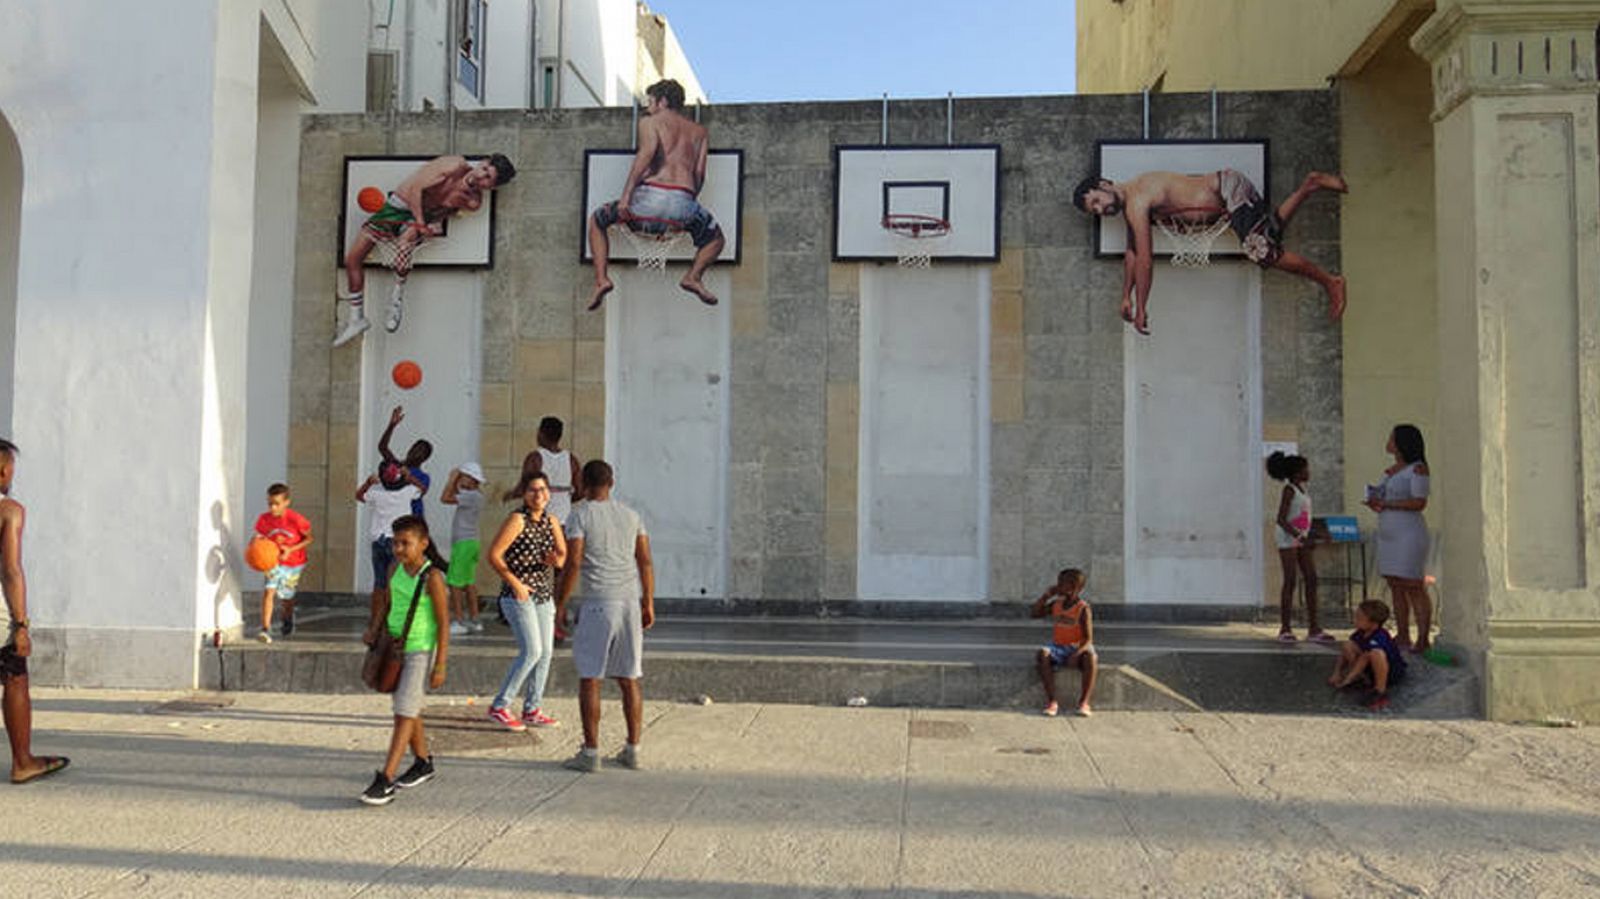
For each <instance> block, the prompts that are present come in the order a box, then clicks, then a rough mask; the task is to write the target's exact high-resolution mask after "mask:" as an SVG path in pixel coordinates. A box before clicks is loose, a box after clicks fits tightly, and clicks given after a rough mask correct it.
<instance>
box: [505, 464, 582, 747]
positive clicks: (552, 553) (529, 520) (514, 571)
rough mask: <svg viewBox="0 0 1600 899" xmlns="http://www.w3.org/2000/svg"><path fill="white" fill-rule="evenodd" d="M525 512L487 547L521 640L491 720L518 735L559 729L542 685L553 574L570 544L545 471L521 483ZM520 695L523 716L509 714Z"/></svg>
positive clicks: (549, 646) (551, 623) (550, 646)
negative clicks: (550, 508)
mask: <svg viewBox="0 0 1600 899" xmlns="http://www.w3.org/2000/svg"><path fill="white" fill-rule="evenodd" d="M517 493H519V494H521V495H522V508H520V509H517V510H516V511H515V512H512V513H511V515H510V516H508V517H507V518H506V523H505V524H503V525H501V526H500V533H498V534H496V535H495V538H494V542H493V543H492V544H490V545H489V565H490V567H492V568H494V570H495V571H496V572H497V573H498V574H499V575H500V580H501V587H500V611H501V612H502V613H503V614H504V615H505V616H506V620H507V621H508V622H510V624H511V632H512V633H513V634H515V635H516V638H517V658H516V661H514V662H512V663H511V670H510V671H507V672H506V679H505V681H504V682H503V683H501V684H500V692H499V693H497V694H495V697H494V702H493V704H491V705H490V706H489V718H490V719H492V720H494V721H496V722H498V723H500V724H503V725H505V726H506V727H507V728H509V729H511V730H514V731H522V730H527V729H528V728H529V727H530V726H531V727H555V726H557V725H559V724H560V722H558V721H557V720H556V719H555V718H552V717H551V716H549V715H547V714H545V712H544V710H543V709H541V708H540V707H539V706H540V703H542V702H543V701H544V686H545V681H546V679H548V678H549V676H550V655H551V653H552V652H554V649H555V614H556V606H555V574H554V572H555V569H557V568H560V567H561V566H562V565H563V564H565V563H566V561H567V540H566V537H565V535H563V534H562V532H561V522H559V521H557V520H556V519H555V516H553V515H551V514H549V513H548V512H546V511H545V506H546V505H548V504H549V502H550V481H549V479H548V478H546V477H545V476H544V473H543V472H533V473H532V474H528V475H525V476H524V477H523V478H522V480H521V482H520V483H518V484H517ZM519 694H520V695H521V696H522V716H521V717H520V718H519V717H517V716H516V715H513V714H512V713H511V709H510V705H511V700H512V699H513V698H514V697H516V696H517V695H519Z"/></svg>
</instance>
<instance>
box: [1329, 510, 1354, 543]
mask: <svg viewBox="0 0 1600 899" xmlns="http://www.w3.org/2000/svg"><path fill="white" fill-rule="evenodd" d="M1322 521H1323V523H1324V524H1325V525H1326V526H1327V528H1328V539H1329V540H1330V541H1332V542H1334V543H1360V542H1361V525H1360V524H1358V523H1357V522H1356V518H1355V516H1354V515H1329V516H1328V517H1326V518H1324V519H1322Z"/></svg>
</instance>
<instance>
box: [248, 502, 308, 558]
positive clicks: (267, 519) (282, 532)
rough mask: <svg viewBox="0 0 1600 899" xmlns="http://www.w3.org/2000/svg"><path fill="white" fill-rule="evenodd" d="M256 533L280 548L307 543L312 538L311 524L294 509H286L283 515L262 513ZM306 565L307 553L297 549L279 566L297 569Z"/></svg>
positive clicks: (257, 521)
mask: <svg viewBox="0 0 1600 899" xmlns="http://www.w3.org/2000/svg"><path fill="white" fill-rule="evenodd" d="M256 533H257V534H260V535H261V536H263V537H266V538H267V539H268V540H271V541H273V542H274V543H276V544H278V545H279V546H294V545H295V544H297V543H304V542H306V538H307V537H309V536H311V522H310V521H307V520H306V517H305V516H304V515H301V514H300V513H299V512H296V511H295V510H293V509H286V510H284V513H283V514H282V515H273V514H272V513H270V512H262V513H261V517H260V518H257V519H256ZM305 563H306V551H305V550H303V549H297V550H295V551H294V552H292V553H289V554H288V555H285V556H284V557H283V560H282V561H280V562H279V563H278V564H280V565H282V566H284V567H286V568H297V567H299V566H301V565H304V564H305Z"/></svg>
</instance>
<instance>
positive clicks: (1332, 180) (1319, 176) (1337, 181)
mask: <svg viewBox="0 0 1600 899" xmlns="http://www.w3.org/2000/svg"><path fill="white" fill-rule="evenodd" d="M1306 183H1307V184H1310V185H1311V186H1313V187H1315V188H1317V189H1318V190H1331V191H1333V192H1335V193H1341V194H1342V193H1349V192H1350V185H1348V184H1346V183H1345V182H1344V176H1343V175H1337V174H1330V173H1328V172H1312V173H1311V174H1309V175H1307V176H1306Z"/></svg>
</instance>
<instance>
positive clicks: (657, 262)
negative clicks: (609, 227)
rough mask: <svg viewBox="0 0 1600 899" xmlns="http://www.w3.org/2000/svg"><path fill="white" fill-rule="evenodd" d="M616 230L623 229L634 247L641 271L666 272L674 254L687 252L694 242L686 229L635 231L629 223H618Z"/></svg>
mask: <svg viewBox="0 0 1600 899" xmlns="http://www.w3.org/2000/svg"><path fill="white" fill-rule="evenodd" d="M613 230H614V231H621V232H622V233H623V235H624V236H625V237H626V238H627V241H628V243H629V245H630V246H632V247H633V254H634V256H635V257H636V258H637V259H638V260H639V268H640V270H641V271H643V270H648V271H656V272H665V271H666V270H667V261H668V260H669V259H671V258H672V257H673V256H674V255H681V254H682V252H687V251H688V250H689V249H690V247H691V246H693V244H692V243H691V241H690V239H689V234H688V232H686V231H682V230H678V229H672V230H669V231H665V232H662V233H659V234H654V233H651V232H649V231H635V230H633V229H632V228H629V227H628V226H627V225H617V226H616V227H615V228H614V229H613Z"/></svg>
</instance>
